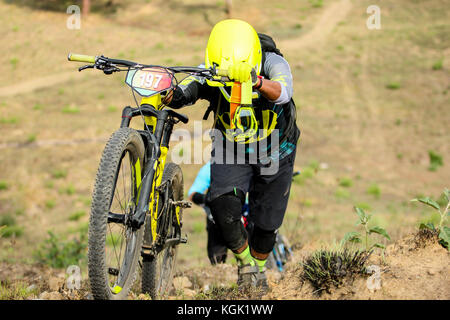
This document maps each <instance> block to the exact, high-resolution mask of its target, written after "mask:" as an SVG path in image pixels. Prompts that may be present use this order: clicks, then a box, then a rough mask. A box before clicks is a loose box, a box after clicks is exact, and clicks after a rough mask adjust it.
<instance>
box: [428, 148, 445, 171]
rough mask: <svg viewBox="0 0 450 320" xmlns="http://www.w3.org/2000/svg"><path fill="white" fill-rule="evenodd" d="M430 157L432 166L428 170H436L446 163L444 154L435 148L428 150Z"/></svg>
mask: <svg viewBox="0 0 450 320" xmlns="http://www.w3.org/2000/svg"><path fill="white" fill-rule="evenodd" d="M428 157H429V158H430V166H429V167H428V170H430V171H436V170H437V168H439V167H441V166H443V165H444V162H443V160H442V156H441V155H440V154H438V153H436V152H434V151H433V150H429V151H428Z"/></svg>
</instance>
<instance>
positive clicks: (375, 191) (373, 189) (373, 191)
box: [367, 183, 381, 198]
mask: <svg viewBox="0 0 450 320" xmlns="http://www.w3.org/2000/svg"><path fill="white" fill-rule="evenodd" d="M367 193H368V194H370V195H372V196H374V197H375V198H379V197H380V195H381V189H380V187H379V186H378V185H377V184H376V183H373V184H371V185H370V186H369V187H368V188H367Z"/></svg>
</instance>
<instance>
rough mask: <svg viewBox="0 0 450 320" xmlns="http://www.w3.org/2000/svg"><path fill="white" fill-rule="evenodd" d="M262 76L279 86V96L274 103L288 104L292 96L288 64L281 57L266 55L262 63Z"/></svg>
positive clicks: (291, 80) (271, 54) (291, 81)
mask: <svg viewBox="0 0 450 320" xmlns="http://www.w3.org/2000/svg"><path fill="white" fill-rule="evenodd" d="M264 74H265V75H266V76H267V78H268V79H269V80H272V81H277V82H278V83H280V84H281V95H280V96H279V97H278V99H276V100H275V101H272V102H274V103H276V104H285V103H288V102H289V100H291V98H292V94H293V91H294V89H293V79H292V73H291V68H290V67H289V63H288V62H287V61H286V59H284V58H283V57H282V56H279V55H277V54H276V53H273V52H267V53H266V61H265V62H264Z"/></svg>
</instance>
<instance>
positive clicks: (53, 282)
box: [48, 277, 65, 291]
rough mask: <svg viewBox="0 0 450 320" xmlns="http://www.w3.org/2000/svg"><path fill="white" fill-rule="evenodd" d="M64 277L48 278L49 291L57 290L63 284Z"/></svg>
mask: <svg viewBox="0 0 450 320" xmlns="http://www.w3.org/2000/svg"><path fill="white" fill-rule="evenodd" d="M64 282H65V279H64V278H60V277H58V278H57V277H51V278H50V279H49V280H48V287H49V288H50V290H51V291H58V290H59V289H60V288H62V286H63V285H64Z"/></svg>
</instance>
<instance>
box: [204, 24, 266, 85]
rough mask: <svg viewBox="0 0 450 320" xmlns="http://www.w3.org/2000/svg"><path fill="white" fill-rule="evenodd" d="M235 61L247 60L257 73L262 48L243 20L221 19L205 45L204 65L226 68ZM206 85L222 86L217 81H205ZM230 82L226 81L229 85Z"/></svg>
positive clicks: (251, 29) (250, 28) (256, 36)
mask: <svg viewBox="0 0 450 320" xmlns="http://www.w3.org/2000/svg"><path fill="white" fill-rule="evenodd" d="M237 62H247V63H249V64H250V65H251V66H252V67H253V68H255V71H256V73H257V74H258V75H259V73H260V72H261V63H262V50H261V43H260V42H259V38H258V34H257V33H256V31H255V29H253V27H252V26H251V25H250V24H248V23H247V22H245V21H242V20H237V19H227V20H222V21H220V22H219V23H217V24H216V25H215V26H214V28H213V29H212V31H211V34H210V36H209V40H208V45H207V46H206V54H205V66H206V68H209V67H212V66H214V64H216V67H217V68H218V69H224V70H227V69H228V67H229V66H230V65H232V64H234V63H237ZM207 82H208V85H210V86H214V87H218V86H223V85H222V84H221V83H219V82H215V81H207ZM231 84H232V82H229V83H227V86H228V85H231Z"/></svg>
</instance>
